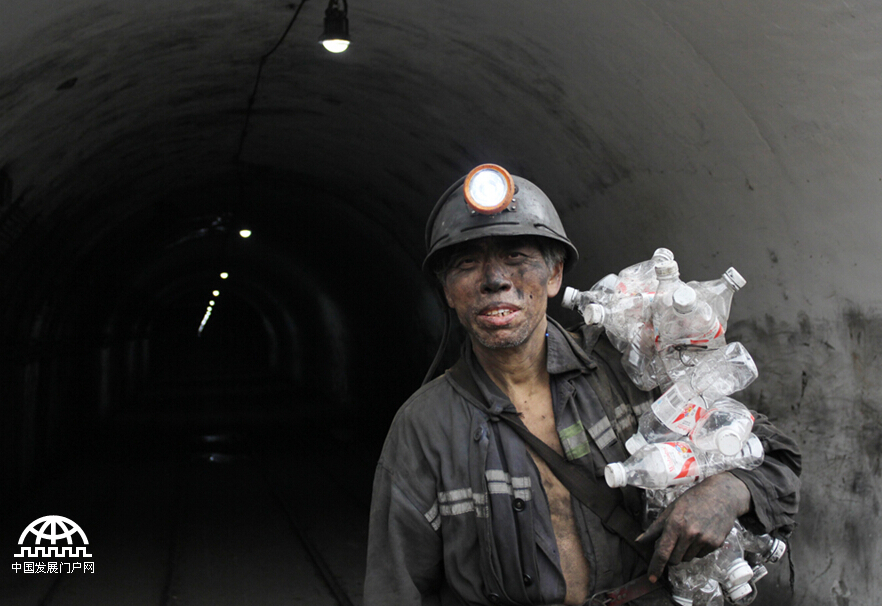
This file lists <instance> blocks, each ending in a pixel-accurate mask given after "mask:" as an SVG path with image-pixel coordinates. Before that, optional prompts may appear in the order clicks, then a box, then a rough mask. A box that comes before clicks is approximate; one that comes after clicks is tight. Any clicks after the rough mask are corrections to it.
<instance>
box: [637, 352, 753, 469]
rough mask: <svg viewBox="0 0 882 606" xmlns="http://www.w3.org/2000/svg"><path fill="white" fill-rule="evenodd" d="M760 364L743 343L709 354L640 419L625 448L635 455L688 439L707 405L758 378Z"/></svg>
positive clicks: (703, 414)
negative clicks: (673, 439)
mask: <svg viewBox="0 0 882 606" xmlns="http://www.w3.org/2000/svg"><path fill="white" fill-rule="evenodd" d="M757 374H758V373H757V370H756V363H755V362H754V361H753V358H752V357H751V356H750V354H749V353H747V349H746V348H745V347H744V346H743V345H742V344H741V343H739V342H737V341H736V342H734V343H730V344H729V345H727V346H726V347H724V348H721V349H716V350H712V351H709V352H706V353H705V354H704V355H703V356H702V358H701V361H700V362H699V363H698V364H697V365H696V366H695V367H694V368H692V370H691V373H690V374H688V375H687V376H686V377H685V378H683V379H681V380H680V381H677V382H676V383H674V384H673V385H672V386H671V387H669V388H668V389H667V390H665V392H664V393H663V394H662V395H661V397H659V398H658V399H657V400H656V401H655V402H653V403H652V407H651V408H650V409H649V410H648V411H646V412H645V413H644V414H642V415H641V416H640V419H639V421H638V426H637V433H635V434H634V435H633V436H632V437H631V438H630V439H628V441H627V442H625V448H626V449H627V450H628V452H629V453H631V454H634V453H635V452H637V451H638V450H640V449H641V448H642V447H643V445H644V444H647V443H652V442H659V441H663V440H666V439H669V438H670V436H671V435H672V433H673V434H676V435H681V436H687V435H689V434H690V433H692V430H693V429H695V426H696V425H697V424H698V422H699V421H700V420H701V419H702V418H703V417H704V416H705V415H706V413H707V406H708V405H707V402H716V401H717V400H720V399H721V398H723V397H724V396H728V395H729V394H732V393H735V392H736V391H740V390H742V389H744V388H745V387H747V386H748V385H750V384H751V383H752V382H753V381H754V380H755V379H756V377H757Z"/></svg>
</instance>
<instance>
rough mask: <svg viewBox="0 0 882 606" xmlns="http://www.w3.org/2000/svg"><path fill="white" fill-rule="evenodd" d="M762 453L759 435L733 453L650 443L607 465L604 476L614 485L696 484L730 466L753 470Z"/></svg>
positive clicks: (691, 445)
mask: <svg viewBox="0 0 882 606" xmlns="http://www.w3.org/2000/svg"><path fill="white" fill-rule="evenodd" d="M763 454H764V453H763V447H762V444H761V443H760V441H759V439H758V438H757V437H756V436H751V438H750V439H749V440H748V441H747V443H746V444H745V445H744V448H742V449H741V451H739V452H738V454H737V455H734V456H724V455H720V454H719V453H706V452H703V451H701V450H699V449H698V448H696V447H695V446H694V445H693V444H691V443H690V442H688V441H685V440H682V441H678V442H662V443H658V444H647V445H646V446H644V447H643V448H642V449H640V450H639V451H638V452H637V453H635V454H633V455H631V456H630V457H629V458H628V459H626V460H625V461H622V462H620V463H610V464H609V465H607V466H606V468H605V469H604V477H605V478H606V483H607V484H609V486H611V487H612V488H620V487H622V486H626V485H630V486H637V487H639V488H665V487H668V486H676V485H679V484H694V483H695V482H698V481H699V480H701V479H703V478H706V477H709V476H712V475H716V474H718V473H721V472H723V471H728V470H730V469H735V468H741V469H752V468H754V467H756V466H758V465H759V464H760V463H762V460H763Z"/></svg>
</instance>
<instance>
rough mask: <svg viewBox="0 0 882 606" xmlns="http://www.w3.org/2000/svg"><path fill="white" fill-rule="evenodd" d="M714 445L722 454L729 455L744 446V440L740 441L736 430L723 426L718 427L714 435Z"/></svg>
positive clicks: (735, 453) (736, 452) (732, 454)
mask: <svg viewBox="0 0 882 606" xmlns="http://www.w3.org/2000/svg"><path fill="white" fill-rule="evenodd" d="M714 445H715V446H716V447H717V450H719V451H720V452H721V453H722V454H724V455H726V456H727V457H731V456H734V455H737V454H738V452H739V451H740V450H741V448H742V447H743V446H744V442H742V441H741V438H740V437H739V436H738V432H737V431H735V430H734V429H731V428H728V427H723V428H721V429H718V430H717V433H716V434H715V435H714Z"/></svg>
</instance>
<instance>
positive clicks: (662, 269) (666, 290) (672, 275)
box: [651, 260, 683, 333]
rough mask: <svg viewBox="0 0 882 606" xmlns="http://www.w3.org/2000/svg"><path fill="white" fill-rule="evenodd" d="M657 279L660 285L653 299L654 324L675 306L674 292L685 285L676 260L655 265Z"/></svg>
mask: <svg viewBox="0 0 882 606" xmlns="http://www.w3.org/2000/svg"><path fill="white" fill-rule="evenodd" d="M655 277H656V279H657V280H658V285H657V286H656V289H655V296H654V297H653V298H652V307H651V309H652V319H653V323H654V322H655V321H656V319H657V318H660V317H661V315H662V313H663V312H664V310H666V309H668V308H669V307H671V306H672V305H673V301H672V298H673V295H674V291H675V290H677V288H679V287H680V286H682V285H683V282H682V281H681V280H680V266H679V265H678V264H677V262H676V261H674V260H670V261H660V262H658V263H657V264H656V265H655ZM653 325H654V324H653ZM657 332H658V331H656V333H657Z"/></svg>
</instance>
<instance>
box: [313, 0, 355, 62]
mask: <svg viewBox="0 0 882 606" xmlns="http://www.w3.org/2000/svg"><path fill="white" fill-rule="evenodd" d="M348 13H349V6H348V4H347V2H346V0H343V8H342V10H341V9H340V3H339V0H330V2H328V8H327V9H325V32H324V33H323V34H322V36H321V37H320V38H319V42H321V43H322V46H324V47H325V49H327V50H328V51H330V52H332V53H342V52H343V51H345V50H346V49H347V48H349V18H348V17H347V15H348Z"/></svg>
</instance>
